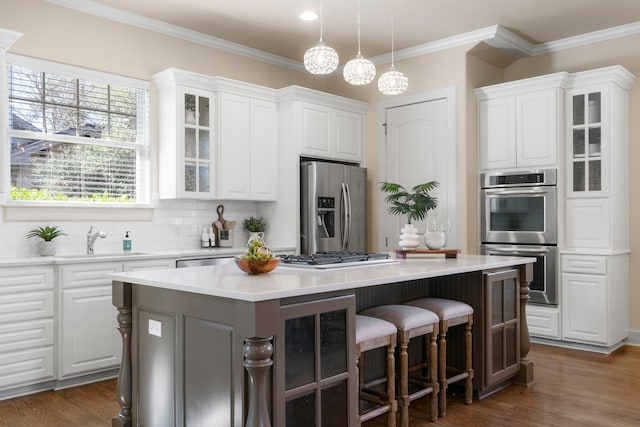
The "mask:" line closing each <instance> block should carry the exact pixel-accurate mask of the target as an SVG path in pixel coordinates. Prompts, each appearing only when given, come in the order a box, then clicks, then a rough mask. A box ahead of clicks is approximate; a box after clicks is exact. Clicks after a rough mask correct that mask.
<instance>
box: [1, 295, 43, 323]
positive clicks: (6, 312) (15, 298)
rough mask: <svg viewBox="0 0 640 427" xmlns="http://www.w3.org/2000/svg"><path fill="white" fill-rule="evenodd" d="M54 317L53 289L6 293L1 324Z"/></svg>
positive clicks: (3, 299)
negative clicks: (13, 293)
mask: <svg viewBox="0 0 640 427" xmlns="http://www.w3.org/2000/svg"><path fill="white" fill-rule="evenodd" d="M46 317H50V318H52V317H53V291H47V292H28V293H23V294H15V295H4V296H3V297H2V298H1V299H0V324H3V323H10V322H21V321H25V320H35V319H42V318H46Z"/></svg>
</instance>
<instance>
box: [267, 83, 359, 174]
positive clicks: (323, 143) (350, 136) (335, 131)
mask: <svg viewBox="0 0 640 427" xmlns="http://www.w3.org/2000/svg"><path fill="white" fill-rule="evenodd" d="M278 96H279V99H280V101H281V102H284V103H289V102H291V103H293V104H294V106H293V109H292V111H293V116H292V117H291V118H290V121H289V123H290V124H289V126H295V127H296V129H295V135H296V136H295V138H296V142H297V144H298V147H297V148H298V151H299V154H300V155H301V156H308V157H313V158H321V159H329V160H338V161H345V162H353V163H361V162H362V161H363V160H364V123H365V120H364V119H365V114H366V112H367V109H368V105H367V104H366V103H363V102H359V101H354V100H351V99H347V98H342V97H340V96H336V95H330V94H326V93H322V92H317V91H314V90H311V89H306V88H301V87H298V86H290V87H287V88H284V89H281V90H280V91H279V95H278Z"/></svg>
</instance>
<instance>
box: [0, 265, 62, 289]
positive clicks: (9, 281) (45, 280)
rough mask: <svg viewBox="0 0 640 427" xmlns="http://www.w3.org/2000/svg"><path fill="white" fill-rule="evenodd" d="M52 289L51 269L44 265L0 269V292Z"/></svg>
mask: <svg viewBox="0 0 640 427" xmlns="http://www.w3.org/2000/svg"><path fill="white" fill-rule="evenodd" d="M47 289H53V270H52V269H51V268H45V267H24V268H2V269H0V294H8V293H14V292H34V291H43V290H47Z"/></svg>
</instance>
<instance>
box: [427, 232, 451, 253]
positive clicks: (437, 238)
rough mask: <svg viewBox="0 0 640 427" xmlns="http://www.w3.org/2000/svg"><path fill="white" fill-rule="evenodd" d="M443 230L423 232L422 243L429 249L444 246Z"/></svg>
mask: <svg viewBox="0 0 640 427" xmlns="http://www.w3.org/2000/svg"><path fill="white" fill-rule="evenodd" d="M445 237H446V236H445V232H444V231H428V232H426V233H425V234H424V244H425V246H426V247H427V248H429V249H431V250H438V249H442V248H443V247H444V243H445Z"/></svg>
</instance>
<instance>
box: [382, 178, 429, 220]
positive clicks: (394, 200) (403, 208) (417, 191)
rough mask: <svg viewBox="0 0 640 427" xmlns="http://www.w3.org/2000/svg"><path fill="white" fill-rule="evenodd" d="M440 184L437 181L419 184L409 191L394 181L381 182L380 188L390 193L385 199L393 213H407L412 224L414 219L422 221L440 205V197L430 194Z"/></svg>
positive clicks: (390, 211)
mask: <svg viewBox="0 0 640 427" xmlns="http://www.w3.org/2000/svg"><path fill="white" fill-rule="evenodd" d="M439 185H440V184H439V183H438V182H437V181H431V182H425V183H424V184H418V185H416V186H414V187H413V188H411V191H407V190H406V189H405V188H404V187H403V186H402V185H400V184H395V183H393V182H386V181H385V182H381V183H380V190H381V191H383V192H385V193H389V195H388V196H387V197H386V198H385V199H384V200H385V202H387V204H388V205H389V213H390V214H392V215H405V216H406V217H407V221H408V223H409V224H411V221H412V220H416V221H420V220H423V219H424V218H425V217H426V216H427V212H428V211H429V210H431V209H435V208H436V207H438V199H437V198H435V197H433V196H431V195H430V194H429V192H430V191H432V190H433V189H435V188H437V187H438V186H439Z"/></svg>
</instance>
